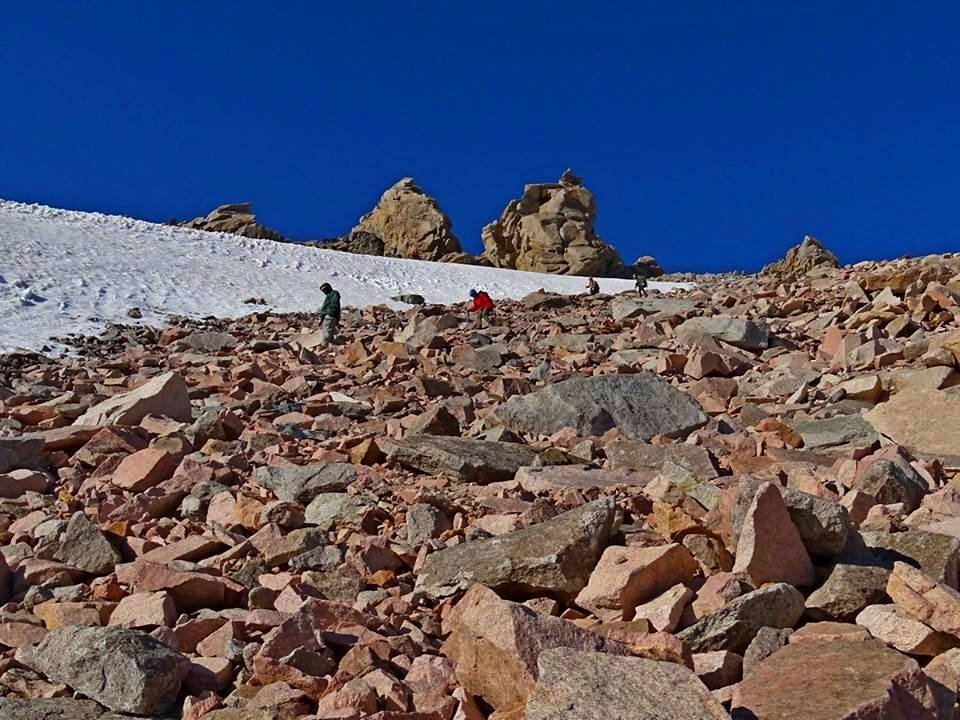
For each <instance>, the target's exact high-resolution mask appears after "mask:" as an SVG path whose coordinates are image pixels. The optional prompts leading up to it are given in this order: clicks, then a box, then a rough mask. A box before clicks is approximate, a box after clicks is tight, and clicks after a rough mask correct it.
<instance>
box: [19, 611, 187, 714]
mask: <svg viewBox="0 0 960 720" xmlns="http://www.w3.org/2000/svg"><path fill="white" fill-rule="evenodd" d="M20 655H21V657H19V658H18V659H19V660H20V662H22V663H23V664H24V665H26V666H27V667H29V668H30V669H31V670H34V671H36V672H38V673H41V674H42V675H45V676H46V677H47V678H48V679H49V680H51V681H52V682H61V683H64V684H65V685H67V686H69V687H71V688H73V689H74V690H76V691H77V692H79V693H81V694H83V695H86V696H87V697H89V698H91V699H93V700H96V701H97V702H98V703H100V704H101V705H103V706H105V707H107V708H109V709H110V710H115V711H117V712H126V713H133V714H135V715H159V714H161V713H164V712H166V711H167V710H169V709H171V708H172V707H173V706H174V704H175V703H176V702H177V697H178V695H179V694H180V684H181V683H182V682H183V680H184V678H185V677H186V676H187V672H188V670H189V667H190V661H189V660H187V658H186V657H184V656H183V655H181V654H180V653H178V652H174V651H173V650H171V649H170V648H169V647H167V646H166V645H164V644H163V643H162V642H160V641H159V640H156V639H154V638H152V637H151V636H150V635H148V634H147V633H145V632H141V631H139V630H127V629H123V628H117V627H83V626H78V625H72V626H68V627H63V628H60V629H59V630H54V631H53V632H51V633H50V634H48V635H47V636H46V638H44V640H43V642H41V643H40V644H39V645H37V646H35V647H28V648H23V649H22V650H21V653H20Z"/></svg>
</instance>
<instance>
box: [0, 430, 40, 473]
mask: <svg viewBox="0 0 960 720" xmlns="http://www.w3.org/2000/svg"><path fill="white" fill-rule="evenodd" d="M43 464H44V453H43V439H42V438H28V437H15V438H11V437H0V473H5V472H9V471H10V470H17V469H19V468H36V467H40V466H42V465H43Z"/></svg>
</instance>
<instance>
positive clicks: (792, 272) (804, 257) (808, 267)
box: [762, 235, 840, 280]
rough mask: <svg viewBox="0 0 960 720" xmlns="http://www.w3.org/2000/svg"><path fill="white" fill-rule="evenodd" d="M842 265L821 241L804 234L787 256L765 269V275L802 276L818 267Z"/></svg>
mask: <svg viewBox="0 0 960 720" xmlns="http://www.w3.org/2000/svg"><path fill="white" fill-rule="evenodd" d="M837 267H840V263H838V262H837V256H836V255H834V254H833V253H832V252H830V251H829V250H827V249H826V248H825V247H823V245H821V244H820V241H819V240H817V239H816V238H815V237H811V236H810V235H804V236H803V240H802V241H801V242H800V244H799V245H795V246H793V247H792V248H790V249H789V250H787V254H786V256H785V257H784V258H783V259H781V260H778V261H777V262H775V263H771V264H770V265H767V266H766V267H765V268H764V269H763V271H762V272H763V274H764V275H773V276H776V277H779V278H783V279H784V280H787V279H792V278H800V277H802V276H804V275H807V274H808V273H810V271H812V270H814V269H815V268H816V269H830V268H837Z"/></svg>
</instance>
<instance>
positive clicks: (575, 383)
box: [496, 373, 707, 442]
mask: <svg viewBox="0 0 960 720" xmlns="http://www.w3.org/2000/svg"><path fill="white" fill-rule="evenodd" d="M496 414H497V417H498V418H499V419H500V420H501V421H502V422H503V424H504V425H505V426H506V427H507V428H509V429H511V430H513V431H515V432H527V433H531V434H534V435H552V434H553V433H555V432H557V431H559V430H562V429H563V428H565V427H571V428H573V429H574V430H576V431H577V433H578V434H580V435H583V436H585V437H587V436H591V435H603V434H604V433H605V432H607V431H608V430H611V429H613V428H619V430H620V432H621V433H622V434H623V435H624V436H625V437H627V438H630V439H631V440H642V441H644V442H647V441H649V440H650V439H651V438H653V437H654V436H655V435H669V436H672V437H685V436H686V435H687V434H688V433H690V432H691V431H692V430H695V429H696V428H698V427H701V426H703V425H704V424H706V422H707V415H706V413H705V412H704V411H703V408H702V407H700V404H699V403H698V402H697V401H696V400H694V399H693V398H692V397H690V396H689V395H686V394H685V393H682V392H680V391H679V390H677V389H676V388H674V387H673V386H672V385H670V384H669V383H667V382H666V381H664V380H661V379H660V378H658V377H656V376H655V375H648V374H643V373H641V374H637V375H603V376H596V377H587V378H573V379H571V380H565V381H563V382H559V383H554V384H552V385H548V386H547V387H545V388H543V389H541V390H538V391H536V392H534V393H531V394H529V395H522V396H514V397H512V398H510V399H509V400H508V401H507V402H506V403H505V404H503V405H501V406H500V407H499V408H498V410H497V413H496Z"/></svg>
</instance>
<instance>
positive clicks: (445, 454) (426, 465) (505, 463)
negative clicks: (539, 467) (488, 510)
mask: <svg viewBox="0 0 960 720" xmlns="http://www.w3.org/2000/svg"><path fill="white" fill-rule="evenodd" d="M383 450H384V452H386V453H387V458H388V459H389V460H390V461H391V462H394V463H396V464H398V465H401V466H403V467H406V468H410V469H413V470H419V471H420V472H425V473H430V474H436V475H450V476H452V477H455V478H459V479H461V480H463V481H464V482H473V483H480V484H486V483H491V482H497V481H500V480H512V479H513V476H514V475H515V474H516V472H517V470H518V469H519V468H520V467H522V466H524V465H530V464H531V463H532V462H533V461H534V459H535V458H536V456H537V453H536V451H535V450H533V449H532V448H529V447H527V446H526V445H520V444H518V443H507V442H496V441H487V440H473V439H470V438H459V437H440V436H432V435H410V436H407V437H405V438H403V439H402V440H387V441H384V443H383Z"/></svg>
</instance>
